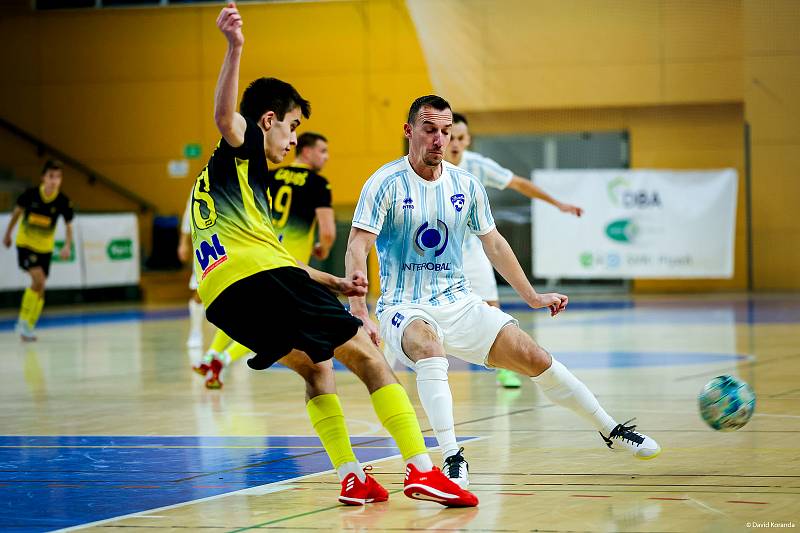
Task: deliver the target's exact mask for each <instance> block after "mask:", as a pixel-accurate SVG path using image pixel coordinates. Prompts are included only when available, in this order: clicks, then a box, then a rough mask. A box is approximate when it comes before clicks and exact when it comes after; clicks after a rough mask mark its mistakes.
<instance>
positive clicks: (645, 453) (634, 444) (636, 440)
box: [600, 418, 661, 459]
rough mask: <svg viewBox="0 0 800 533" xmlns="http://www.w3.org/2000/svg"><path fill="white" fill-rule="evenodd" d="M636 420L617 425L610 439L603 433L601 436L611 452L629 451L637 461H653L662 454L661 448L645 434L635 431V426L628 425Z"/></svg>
mask: <svg viewBox="0 0 800 533" xmlns="http://www.w3.org/2000/svg"><path fill="white" fill-rule="evenodd" d="M634 420H635V419H634V418H632V419H630V420H628V421H627V422H623V423H622V424H617V426H616V427H615V428H614V429H612V430H611V434H610V435H609V436H608V437H606V436H605V435H603V433H600V436H601V437H603V440H604V441H605V442H606V446H608V447H609V449H611V450H614V451H617V450H628V451H630V452H631V453H633V456H634V457H636V458H637V459H653V458H654V457H656V456H657V455H658V454H660V453H661V446H659V445H658V443H657V442H656V441H654V440H653V439H651V438H650V437H648V436H647V435H645V434H644V433H639V432H637V431H634V430H635V429H636V426H635V425H631V426H628V425H627V424H629V423H630V422H633V421H634Z"/></svg>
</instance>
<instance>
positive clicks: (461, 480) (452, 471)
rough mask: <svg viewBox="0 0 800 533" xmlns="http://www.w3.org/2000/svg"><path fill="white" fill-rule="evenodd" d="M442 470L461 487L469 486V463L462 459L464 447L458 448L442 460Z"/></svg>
mask: <svg viewBox="0 0 800 533" xmlns="http://www.w3.org/2000/svg"><path fill="white" fill-rule="evenodd" d="M442 472H444V475H445V476H447V477H448V478H449V479H450V481H452V482H453V483H455V484H456V485H458V486H459V487H461V488H462V489H466V488H467V487H468V486H469V464H468V463H467V460H466V459H464V448H459V449H458V453H456V454H455V455H451V456H450V457H448V458H447V459H445V460H444V465H443V466H442Z"/></svg>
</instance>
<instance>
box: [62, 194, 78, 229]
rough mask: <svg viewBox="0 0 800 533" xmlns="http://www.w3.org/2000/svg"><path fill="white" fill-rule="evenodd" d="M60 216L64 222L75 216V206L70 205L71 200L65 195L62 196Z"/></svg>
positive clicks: (70, 220) (68, 221)
mask: <svg viewBox="0 0 800 533" xmlns="http://www.w3.org/2000/svg"><path fill="white" fill-rule="evenodd" d="M61 216H62V217H64V222H66V223H67V224H69V223H70V222H72V219H73V218H75V208H73V207H72V200H70V199H69V198H67V197H66V196H64V197H63V203H62V204H61Z"/></svg>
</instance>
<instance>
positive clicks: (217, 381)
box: [206, 359, 223, 389]
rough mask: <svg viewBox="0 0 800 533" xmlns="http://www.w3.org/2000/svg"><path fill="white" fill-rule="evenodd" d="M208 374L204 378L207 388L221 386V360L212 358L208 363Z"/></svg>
mask: <svg viewBox="0 0 800 533" xmlns="http://www.w3.org/2000/svg"><path fill="white" fill-rule="evenodd" d="M208 367H209V368H208V369H209V372H210V374H211V375H210V376H209V377H208V378H207V379H206V388H207V389H221V388H222V369H223V366H222V361H220V360H219V359H213V360H212V361H211V363H209V365H208Z"/></svg>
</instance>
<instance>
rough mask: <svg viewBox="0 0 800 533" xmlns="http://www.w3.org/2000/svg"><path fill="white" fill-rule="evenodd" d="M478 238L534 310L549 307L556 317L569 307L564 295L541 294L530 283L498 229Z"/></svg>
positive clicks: (496, 265)
mask: <svg viewBox="0 0 800 533" xmlns="http://www.w3.org/2000/svg"><path fill="white" fill-rule="evenodd" d="M478 238H479V239H480V240H481V243H482V244H483V251H484V252H486V256H487V257H488V258H489V261H490V262H491V263H492V266H493V267H494V268H495V269H496V270H497V271H498V272H499V273H500V275H501V276H503V279H505V280H506V281H507V282H508V283H509V285H511V286H512V287H513V288H514V290H515V291H516V292H517V294H519V295H520V297H521V298H522V299H523V300H525V303H527V304H528V305H529V306H531V307H533V308H534V309H538V308H541V307H549V308H550V315H551V316H555V315H557V314H558V313H560V312H561V311H563V310H564V309H566V307H567V302H568V301H569V299H568V298H567V297H566V296H564V295H563V294H558V293H546V294H539V293H537V292H536V289H534V288H533V285H531V283H530V282H529V281H528V277H527V276H526V275H525V272H524V271H523V270H522V267H521V266H520V264H519V261H517V256H515V255H514V251H513V250H512V249H511V246H509V244H508V241H506V239H505V238H504V237H503V236H502V235H500V232H498V231H497V229H492V230H491V231H490V232H489V233H487V234H485V235H479V236H478Z"/></svg>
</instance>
